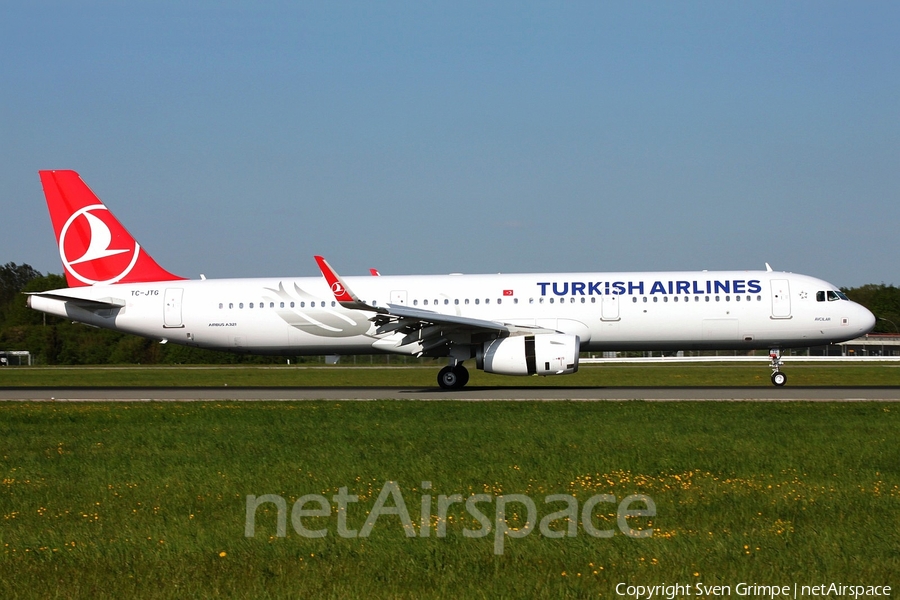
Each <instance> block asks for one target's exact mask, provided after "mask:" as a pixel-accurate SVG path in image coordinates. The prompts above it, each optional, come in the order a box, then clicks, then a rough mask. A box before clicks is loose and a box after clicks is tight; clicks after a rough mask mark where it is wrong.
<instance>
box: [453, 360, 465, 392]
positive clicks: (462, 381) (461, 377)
mask: <svg viewBox="0 0 900 600" xmlns="http://www.w3.org/2000/svg"><path fill="white" fill-rule="evenodd" d="M454 370H455V371H456V375H457V376H458V377H459V387H465V386H466V384H467V383H469V370H468V369H467V368H465V367H464V366H462V365H456V367H454Z"/></svg>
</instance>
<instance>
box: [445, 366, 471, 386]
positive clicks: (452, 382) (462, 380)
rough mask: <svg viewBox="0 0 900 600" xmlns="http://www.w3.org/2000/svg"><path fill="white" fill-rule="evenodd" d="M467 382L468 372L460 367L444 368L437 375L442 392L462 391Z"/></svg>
mask: <svg viewBox="0 0 900 600" xmlns="http://www.w3.org/2000/svg"><path fill="white" fill-rule="evenodd" d="M468 382H469V371H468V369H466V368H465V367H464V366H462V365H456V366H455V367H450V366H446V367H444V368H443V369H441V371H440V373H438V385H439V386H441V389H444V390H458V389H462V387H463V386H464V385H466V384H467V383H468Z"/></svg>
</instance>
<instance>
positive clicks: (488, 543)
mask: <svg viewBox="0 0 900 600" xmlns="http://www.w3.org/2000/svg"><path fill="white" fill-rule="evenodd" d="M0 411H2V412H0V414H2V419H0V459H2V462H0V477H2V481H0V597H3V598H17V597H28V598H30V597H50V596H64V597H70V596H91V597H97V598H120V597H130V596H142V597H171V598H180V597H193V596H218V595H225V596H235V597H254V598H256V597H333V598H345V597H351V598H354V597H355V598H360V597H365V598H388V597H391V598H392V597H409V598H417V597H441V598H443V597H484V598H494V597H523V596H524V597H534V596H547V597H597V596H598V595H602V596H603V597H610V596H615V594H614V591H613V590H614V587H615V585H616V583H618V582H632V583H637V584H643V585H654V584H659V583H663V582H668V583H673V582H676V581H677V582H690V583H694V582H698V581H702V582H704V583H706V584H707V585H709V584H713V583H721V584H726V585H727V584H730V585H732V586H733V585H735V584H737V583H739V582H741V581H745V582H757V583H771V584H776V583H778V584H781V583H787V584H792V583H793V582H795V581H796V582H798V583H800V584H810V585H815V584H819V583H821V582H831V581H835V582H844V583H863V584H870V585H875V584H881V585H883V584H887V585H894V586H895V587H894V589H896V586H897V585H898V584H900V534H898V531H897V523H900V440H898V435H897V433H898V431H900V409H898V407H897V406H895V405H893V404H881V403H846V404H843V403H760V404H756V403H664V404H659V403H644V402H624V403H605V402H604V403H578V402H558V403H541V402H521V403H482V402H471V403H467V402H441V403H427V402H402V403H399V402H346V403H340V402H303V403H250V404H248V403H227V402H205V403H136V404H127V403H113V404H93V403H84V404H66V405H55V404H44V403H40V404H30V403H4V404H2V405H0ZM389 480H393V481H397V482H398V485H399V486H400V489H401V491H402V493H403V496H404V499H405V501H406V503H407V506H408V509H409V512H410V514H411V517H412V519H413V521H415V522H418V517H419V499H420V497H421V495H422V494H423V492H422V490H421V489H420V485H421V482H422V481H431V482H432V489H431V490H429V492H430V494H431V495H432V496H434V498H435V499H434V501H433V504H434V507H433V511H434V510H436V504H437V495H438V494H454V493H459V494H462V495H463V496H464V497H465V496H468V495H470V494H471V493H485V492H487V493H490V494H492V495H493V496H495V497H496V496H497V495H499V494H513V493H521V494H526V495H528V496H529V497H531V498H532V499H534V500H535V501H536V503H537V505H538V510H539V518H540V517H542V516H544V515H546V514H547V512H548V509H547V508H546V507H544V505H543V497H544V496H545V495H547V494H554V493H555V494H567V495H573V496H574V497H576V498H577V499H578V501H579V503H583V502H584V501H585V500H587V499H588V498H589V497H591V496H592V495H595V494H612V495H614V496H615V497H616V498H617V499H618V500H621V499H622V498H624V497H625V496H626V495H629V494H636V493H642V494H647V495H649V496H650V497H651V498H653V500H654V501H655V503H656V507H657V515H656V517H653V518H647V517H644V518H642V519H638V520H637V521H635V522H636V523H637V524H640V525H643V526H645V527H651V528H652V529H653V531H654V535H653V536H652V537H651V538H649V539H632V538H629V537H626V536H625V535H623V534H621V533H617V534H616V535H615V536H614V537H612V538H609V539H602V538H593V537H590V536H588V535H587V534H586V533H585V532H584V530H583V529H582V528H581V526H580V525H579V529H578V533H577V536H576V537H573V538H564V539H550V538H546V537H542V536H541V535H540V534H538V533H537V532H533V533H532V534H531V535H529V536H527V537H525V538H521V539H506V541H505V551H504V553H503V554H502V555H496V554H495V553H494V552H493V538H492V536H489V537H486V538H482V539H470V538H466V537H464V536H463V535H462V528H463V527H464V526H467V527H471V528H475V527H476V526H475V525H473V521H472V519H471V518H467V517H466V513H465V509H464V508H463V509H462V510H456V511H451V513H450V516H451V517H452V518H451V520H450V522H449V525H448V530H447V536H446V537H445V538H436V537H433V535H434V534H433V533H432V537H429V538H407V537H405V536H404V535H403V531H402V528H401V526H400V524H399V520H398V518H397V517H396V516H384V517H381V518H380V519H379V521H378V523H377V525H376V526H375V528H374V529H373V531H372V534H371V536H370V537H368V538H352V539H345V538H341V537H338V536H337V535H336V534H335V531H336V524H335V517H334V516H333V515H332V516H331V517H330V518H323V517H310V518H307V519H306V523H307V525H308V526H310V527H313V528H318V527H323V528H326V529H327V530H328V534H327V536H326V537H325V538H322V539H311V538H307V537H302V536H300V535H298V534H297V533H296V532H294V530H293V529H292V528H291V525H290V518H289V519H288V532H287V535H286V537H278V536H276V525H275V514H274V509H273V508H272V507H273V505H267V506H268V508H260V510H259V512H258V514H257V521H256V522H257V530H256V535H255V536H254V537H252V538H247V537H245V536H244V524H245V499H246V495H247V494H254V495H262V494H277V495H280V496H282V497H283V498H285V500H286V501H287V502H288V507H290V503H292V502H293V501H295V500H296V499H297V498H298V497H299V496H301V495H304V494H323V495H325V496H327V497H328V498H330V497H331V496H332V495H334V494H336V493H337V491H338V489H339V488H341V487H348V488H349V492H350V493H351V494H358V495H359V496H360V502H359V504H352V505H350V506H351V507H350V509H349V511H348V523H349V526H350V527H351V528H354V529H359V528H360V527H361V526H362V523H363V521H364V520H365V517H366V509H368V508H371V506H372V503H373V502H374V499H375V497H376V496H377V494H378V492H379V491H380V489H381V487H382V485H383V484H384V482H386V481H389ZM389 504H390V503H389ZM482 508H485V510H486V512H489V508H490V505H482ZM558 508H559V506H554V507H553V510H556V509H558ZM612 510H613V511H614V510H615V509H614V507H612ZM600 512H601V513H605V512H607V511H600ZM489 514H491V515H492V514H493V513H489ZM601 521H602V523H610V524H613V525H614V523H615V520H614V518H612V519H611V520H610V519H609V518H608V517H602V515H601ZM518 523H519V524H520V525H521V524H522V523H521V521H518ZM602 523H601V524H602ZM733 593H734V592H733Z"/></svg>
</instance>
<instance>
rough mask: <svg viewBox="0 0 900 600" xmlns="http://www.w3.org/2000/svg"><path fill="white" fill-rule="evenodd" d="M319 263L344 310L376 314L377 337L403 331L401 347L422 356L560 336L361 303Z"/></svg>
mask: <svg viewBox="0 0 900 600" xmlns="http://www.w3.org/2000/svg"><path fill="white" fill-rule="evenodd" d="M315 258H316V262H317V263H318V265H319V268H320V269H321V270H322V275H324V277H325V280H326V281H327V282H328V285H329V286H331V291H332V292H333V293H334V297H335V299H336V300H337V301H338V302H339V303H340V304H341V306H343V307H344V308H349V309H354V310H364V311H370V312H373V313H375V315H374V316H373V317H372V318H371V321H372V322H374V323H375V325H377V326H378V329H377V330H376V334H378V335H383V334H386V333H392V332H400V333H403V334H405V335H404V337H403V339H402V340H401V342H400V344H399V345H401V346H405V345H406V344H411V343H414V342H418V343H420V344H421V345H422V350H421V352H420V353H419V356H422V355H437V356H442V355H444V353H441V352H438V350H439V349H441V348H442V347H444V346H449V345H450V344H452V343H462V344H471V343H480V342H482V341H486V340H491V339H497V338H504V337H509V336H511V335H522V334H525V333H528V334H532V335H534V334H542V333H558V332H557V331H555V330H551V329H546V328H543V327H528V326H523V325H514V324H512V323H502V322H500V321H486V320H484V319H473V318H470V317H461V316H459V315H448V314H443V313H439V312H435V311H431V310H423V309H420V308H411V307H409V306H404V305H402V304H388V305H387V307H376V306H371V305H369V304H366V303H365V302H362V301H361V300H360V299H359V297H358V296H357V295H356V294H354V293H353V292H352V291H351V290H350V289H349V288H348V287H347V284H346V283H345V282H344V280H343V279H341V277H340V275H338V274H337V272H336V271H335V270H334V269H333V268H332V267H331V265H329V264H328V261H326V260H325V259H324V258H322V257H321V256H316V257H315Z"/></svg>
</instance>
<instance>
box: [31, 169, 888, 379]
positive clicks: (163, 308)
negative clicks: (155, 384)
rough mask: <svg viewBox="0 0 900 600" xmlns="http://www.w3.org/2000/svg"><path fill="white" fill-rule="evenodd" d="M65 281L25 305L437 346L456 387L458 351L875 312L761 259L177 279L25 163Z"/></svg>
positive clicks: (757, 327)
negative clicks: (755, 262) (753, 266)
mask: <svg viewBox="0 0 900 600" xmlns="http://www.w3.org/2000/svg"><path fill="white" fill-rule="evenodd" d="M39 173H40V178H41V183H42V186H43V189H44V194H45V196H46V200H47V206H48V209H49V211H50V218H51V221H52V223H53V228H54V231H55V233H56V239H57V244H58V246H59V256H60V259H61V260H62V264H63V267H64V270H65V276H66V281H67V283H68V286H69V287H67V288H64V289H57V290H51V291H46V292H37V293H31V294H29V295H28V299H27V303H28V306H29V307H30V308H32V309H35V310H38V311H42V312H45V313H48V314H51V315H56V316H60V317H64V318H67V319H70V320H72V321H77V322H81V323H85V324H88V325H93V326H96V327H101V328H105V329H112V330H116V331H122V332H126V333H130V334H135V335H139V336H143V337H146V338H151V339H156V340H158V341H159V342H160V343H163V344H165V343H174V344H184V345H188V346H196V347H199V348H209V349H213V350H224V351H230V352H239V353H254V354H275V355H322V354H329V355H341V354H343V355H355V354H379V353H388V354H401V355H407V356H416V357H423V356H424V357H433V358H445V359H447V366H445V367H444V368H442V369H441V370H440V372H439V374H438V385H439V386H440V387H441V388H443V389H445V390H459V389H461V388H462V387H464V386H465V385H466V383H467V382H468V379H469V372H468V370H467V369H466V367H465V366H464V363H465V362H467V361H472V360H474V363H475V366H476V368H478V369H481V370H484V371H485V372H487V373H498V374H504V375H542V376H549V375H565V374H570V373H575V372H576V371H577V370H578V358H579V353H580V352H595V351H604V350H618V351H629V350H653V351H677V350H739V351H750V350H755V349H768V350H769V355H770V359H771V362H770V363H769V366H770V368H771V370H772V376H771V379H772V383H773V384H774V385H776V386H783V385H784V384H785V383H786V382H787V376H786V374H785V373H784V371H782V370H781V366H782V365H783V360H782V358H781V357H782V351H783V350H785V349H788V348H796V347H809V346H820V345H824V344H829V343H832V342H841V341H845V340H849V339H853V338H856V337H859V336H861V335H863V334H865V333H867V332H869V331H870V330H871V329H872V328H873V327H874V325H875V317H874V315H872V313H871V312H869V311H868V310H867V309H866V308H865V307H863V306H861V305H859V304H857V303H855V302H853V301H851V300H849V299H848V298H847V296H846V295H844V293H843V292H841V291H840V290H839V289H838V288H837V287H836V286H834V285H832V284H830V283H828V282H826V281H823V280H821V279H817V278H814V277H809V276H806V275H799V274H794V273H787V272H776V271H773V270H772V268H771V267H769V265H768V264H766V270H765V271H762V270H759V271H715V272H713V271H679V272H608V273H527V274H526V273H523V274H498V275H462V274H450V275H426V276H394V275H390V276H386V275H378V276H372V275H375V274H376V273H377V271H374V270H373V271H374V272H372V273H371V274H370V275H368V276H364V277H346V278H344V277H341V276H340V275H338V273H337V272H336V271H335V270H334V269H333V268H332V267H331V265H329V263H328V262H327V261H326V260H325V259H324V258H322V257H321V256H315V260H316V263H317V265H318V267H319V270H320V271H321V273H322V276H321V277H271V278H252V279H207V278H206V277H204V276H201V278H200V279H199V280H187V279H185V278H183V277H179V276H177V275H173V274H172V273H170V272H169V271H167V270H165V269H164V268H162V267H161V266H160V265H159V264H158V263H157V262H156V261H155V260H153V258H152V257H151V256H150V254H148V253H147V251H146V250H145V249H144V248H143V247H142V246H141V245H140V244H139V243H138V242H137V241H136V240H135V239H134V238H133V237H132V236H131V234H129V233H128V232H127V231H126V229H125V228H124V227H123V226H122V225H121V224H120V223H119V221H118V220H117V219H116V218H115V217H114V216H113V214H112V213H111V212H110V211H109V209H108V208H107V207H106V206H105V205H104V204H103V203H102V202H101V201H100V200H99V199H98V198H97V196H96V195H94V193H93V192H92V191H91V190H90V188H88V186H87V185H86V184H85V183H84V182H83V181H82V179H81V177H80V176H79V175H78V173H76V172H74V171H63V170H60V171H40V172H39Z"/></svg>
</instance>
